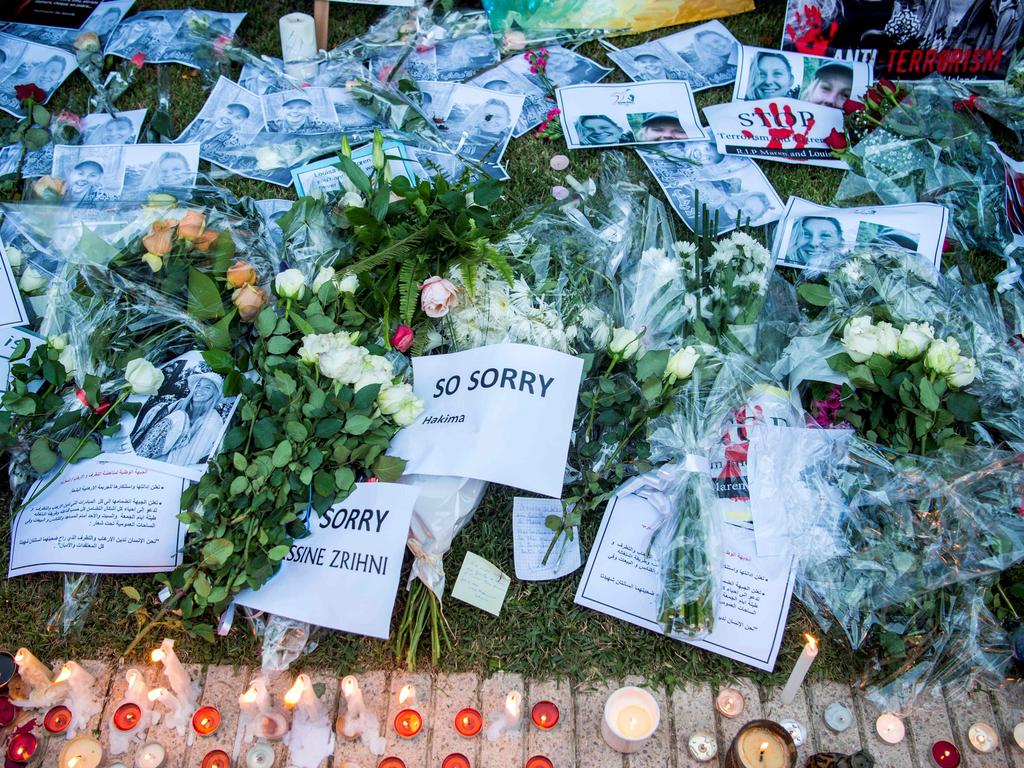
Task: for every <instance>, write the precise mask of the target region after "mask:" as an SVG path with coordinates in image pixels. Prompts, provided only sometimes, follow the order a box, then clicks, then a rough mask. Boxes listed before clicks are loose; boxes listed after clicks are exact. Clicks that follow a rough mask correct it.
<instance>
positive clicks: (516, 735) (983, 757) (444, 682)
mask: <svg viewBox="0 0 1024 768" xmlns="http://www.w3.org/2000/svg"><path fill="white" fill-rule="evenodd" d="M83 666H84V667H85V668H86V669H88V670H89V672H90V673H91V674H93V675H94V676H95V677H96V679H97V684H98V686H100V687H101V688H102V689H103V690H104V691H105V692H106V704H105V706H104V710H103V713H102V715H101V716H99V717H97V718H95V719H94V720H93V721H92V723H90V725H91V727H92V729H93V733H94V734H95V735H96V736H97V737H98V738H99V739H100V741H101V743H102V744H103V745H104V749H107V748H108V744H109V740H108V732H109V728H110V717H111V715H112V713H113V711H114V709H115V708H116V707H117V706H118V704H119V703H120V699H121V696H122V695H123V693H124V691H125V688H126V686H127V682H126V677H125V673H126V671H127V670H128V669H129V667H128V666H121V667H117V668H114V667H110V666H107V665H105V664H103V663H100V662H94V661H86V662H83ZM137 668H138V669H140V670H142V671H143V673H144V675H145V678H146V681H147V684H148V685H149V686H150V687H154V686H156V685H162V684H166V681H165V680H161V679H159V678H160V675H159V673H158V669H157V668H156V666H155V665H147V666H141V665H140V666H137ZM188 669H189V671H190V672H191V673H192V674H193V679H194V680H197V681H198V682H199V683H200V686H201V690H202V697H201V700H200V702H201V704H204V705H205V704H213V705H215V706H216V707H218V708H219V709H220V711H221V715H222V722H221V726H220V728H219V729H218V730H217V732H216V733H214V734H213V735H211V736H208V737H197V736H196V735H195V734H193V733H189V734H188V735H187V736H186V737H181V736H179V735H178V734H177V733H175V732H173V731H169V730H167V729H166V728H164V727H163V725H162V724H161V723H158V724H155V725H150V726H149V728H148V729H147V731H146V734H145V739H143V740H139V741H136V742H133V744H132V746H131V747H130V748H129V750H128V751H127V752H125V753H122V754H120V755H109V754H105V756H104V760H105V762H104V763H102V765H104V766H107V765H113V764H115V763H123V764H125V765H127V766H131V765H133V760H134V753H135V751H136V750H137V749H138V747H139V746H141V744H143V743H145V742H149V741H156V742H159V743H160V744H162V745H163V746H164V747H165V748H166V749H167V753H168V756H167V761H166V762H165V763H164V766H165V768H199V766H200V765H201V763H202V759H203V757H204V755H206V754H207V753H208V752H209V751H211V750H214V749H222V750H224V751H226V752H227V753H228V754H232V753H233V751H234V750H235V746H236V738H235V737H236V732H237V729H238V725H239V708H238V697H239V695H241V694H242V693H243V692H244V691H245V690H246V689H247V688H248V686H249V682H250V678H251V676H252V675H253V674H254V672H255V671H254V670H251V669H247V668H242V667H229V666H217V665H211V666H209V667H205V668H204V667H197V666H190V667H188ZM257 671H258V670H257ZM309 674H310V677H311V679H312V680H313V682H314V683H315V684H317V690H319V691H321V692H322V694H321V701H322V702H323V704H324V706H325V708H326V709H327V713H328V717H329V719H330V722H331V723H332V724H333V723H334V722H335V720H336V719H337V717H338V715H339V714H343V713H344V707H345V702H344V697H342V696H341V695H340V693H339V687H340V682H341V676H339V675H335V674H334V673H333V672H330V671H326V670H314V671H311V672H309ZM357 677H358V679H359V682H360V687H361V689H362V691H363V695H364V699H365V703H366V706H367V709H368V710H369V711H370V712H373V713H374V714H375V715H376V716H377V717H378V718H379V720H380V723H381V727H382V729H383V730H384V732H385V736H386V748H385V752H384V755H381V756H375V755H373V754H371V753H370V751H369V750H368V749H367V748H366V747H365V746H364V745H363V744H362V743H361V742H360V741H348V740H345V739H342V738H338V740H337V743H336V746H335V749H334V754H333V755H332V756H330V757H327V758H325V759H324V760H323V761H322V762H321V763H320V765H319V766H318V768H376V766H377V765H378V764H379V763H380V762H381V760H383V759H385V758H387V757H399V758H401V759H402V760H403V761H404V763H405V765H406V766H407V768H441V766H442V763H443V761H444V759H445V757H447V756H448V755H450V754H452V753H459V754H462V755H464V756H465V757H466V758H468V760H469V763H470V765H471V766H472V768H523V766H525V765H526V762H527V761H528V760H529V758H530V757H532V756H534V755H544V756H546V757H548V758H549V759H550V760H551V761H552V764H553V765H554V766H555V768H574V767H575V766H579V768H698V767H699V766H702V765H704V766H707V767H708V768H718V766H719V764H720V763H721V762H722V758H723V757H724V754H725V751H726V750H727V749H728V745H729V743H730V741H731V740H732V738H733V737H734V736H735V734H736V732H737V731H738V730H739V729H740V728H741V727H742V725H743V723H745V722H746V721H747V720H751V719H754V718H757V717H767V718H771V719H776V720H783V719H789V720H795V721H797V722H798V723H800V724H801V725H803V727H804V730H805V733H806V741H805V743H804V745H803V746H802V747H801V748H800V750H799V752H800V760H801V763H802V761H803V760H804V759H805V758H806V757H807V756H808V755H810V754H812V753H813V752H815V751H836V752H852V751H855V750H857V749H859V748H861V746H864V747H866V748H867V749H868V750H869V751H870V752H871V753H872V754H873V755H874V757H875V765H876V766H878V768H934V766H933V764H932V761H931V757H930V751H931V745H932V743H933V742H935V741H936V740H938V739H946V740H949V741H952V742H953V743H954V744H956V745H957V747H958V748H959V749H960V751H961V753H962V755H963V768H1024V750H1022V749H1020V748H1018V747H1017V746H1016V745H1015V744H1014V742H1013V737H1012V731H1013V727H1014V725H1015V724H1017V723H1019V722H1021V721H1022V720H1024V687H1022V686H1021V684H1019V683H1018V684H1012V683H1007V684H1006V685H1004V686H1003V687H1002V688H1000V689H997V690H992V691H990V690H976V691H974V692H972V693H971V694H970V695H969V696H967V697H960V698H958V699H956V700H944V699H942V698H939V697H936V698H934V699H926V700H924V701H922V703H921V706H919V707H918V708H917V709H915V711H914V712H913V714H912V715H911V716H910V717H909V718H907V720H906V721H905V725H906V731H907V736H906V738H905V739H904V741H902V742H901V743H899V744H896V745H890V744H886V743H884V742H883V741H882V740H881V739H880V738H879V737H878V734H877V733H876V731H875V718H876V717H877V716H878V710H877V709H876V708H875V706H874V705H873V704H871V703H870V702H868V701H867V700H865V699H864V698H862V697H861V696H860V695H858V693H857V692H856V691H854V690H852V689H851V688H850V687H848V686H845V685H841V684H838V683H834V682H823V683H814V684H809V685H805V686H804V688H803V689H802V690H801V691H800V693H799V694H798V696H797V697H796V699H795V700H794V701H793V702H792V703H790V704H787V705H784V704H782V702H781V701H780V700H779V699H778V696H779V691H778V690H771V691H769V690H765V689H762V688H760V687H759V686H757V685H756V684H755V683H753V682H752V681H750V680H740V681H739V682H738V683H737V684H736V686H735V687H737V688H738V689H739V690H740V691H741V692H742V693H743V695H744V697H745V699H746V706H745V709H744V712H743V713H742V715H740V716H739V717H737V718H733V719H728V718H724V717H722V716H720V715H719V714H718V713H717V712H716V711H715V709H714V696H715V694H716V693H717V691H715V690H713V689H712V688H711V687H710V686H707V685H689V686H686V687H681V688H677V689H676V690H674V691H673V692H672V693H671V694H669V693H668V692H667V691H666V690H664V689H654V690H653V693H654V696H655V698H656V700H657V701H658V703H659V705H660V707H661V725H660V726H659V728H658V730H657V732H656V733H655V735H654V737H652V739H651V740H650V742H649V743H648V744H647V745H646V746H645V748H644V749H643V750H642V751H640V752H638V753H635V754H631V755H621V754H618V753H616V752H613V751H612V750H611V749H609V748H608V747H607V746H606V745H605V743H604V741H603V740H602V738H601V733H600V718H601V716H602V713H603V708H604V702H605V699H606V698H607V696H608V694H609V693H610V692H611V691H612V690H614V689H615V688H617V687H618V686H619V685H620V684H626V685H643V681H642V678H639V677H627V678H626V679H625V680H622V681H617V680H615V681H608V682H605V683H600V684H587V685H577V686H571V685H570V684H568V683H566V682H564V681H562V682H559V681H551V680H526V679H523V678H522V677H520V676H518V675H513V674H506V673H498V674H496V675H493V676H490V677H480V676H478V675H476V674H454V675H431V674H428V673H424V672H417V673H414V674H409V673H405V672H401V671H394V672H383V671H375V672H367V673H364V674H361V675H358V676H357ZM291 682H292V678H291V677H290V676H288V675H282V676H279V677H278V678H277V679H276V680H273V681H272V682H271V684H270V685H269V689H270V691H271V693H272V695H273V697H274V703H275V705H277V706H280V705H281V698H282V696H283V694H284V692H285V691H286V690H287V689H288V687H289V686H290V685H291ZM408 683H411V684H413V685H414V686H415V687H416V704H415V709H417V710H418V711H419V712H420V713H421V715H422V716H423V722H424V727H423V730H422V731H421V733H420V734H419V735H417V736H416V737H415V738H413V739H402V738H399V737H398V736H397V734H396V733H395V730H394V727H393V725H392V723H393V720H394V718H395V715H396V714H397V712H398V710H399V709H400V707H399V705H398V694H399V691H400V690H401V689H402V687H403V686H404V685H406V684H408ZM511 690H517V691H519V692H520V693H521V694H522V697H523V698H522V717H523V719H522V723H521V726H520V728H519V729H518V730H513V731H512V732H510V733H508V734H505V735H503V736H502V737H500V738H499V739H497V740H495V741H490V740H488V738H487V730H488V726H489V725H490V724H491V722H492V721H493V719H494V717H495V716H496V715H498V714H500V712H501V710H502V708H503V706H504V702H505V697H506V695H507V694H508V692H509V691H511ZM538 701H551V702H554V703H555V704H556V705H557V706H558V708H559V711H560V716H559V721H558V724H557V725H556V726H555V727H554V728H552V729H550V730H547V731H542V730H540V729H539V728H536V727H535V726H533V725H532V723H531V721H530V710H531V708H532V706H533V705H534V704H535V703H536V702H538ZM836 701H838V702H842V703H843V704H845V705H847V706H848V707H850V709H851V711H852V712H853V714H854V723H853V725H852V726H851V727H850V728H849V729H848V730H846V731H844V732H842V733H835V732H833V731H832V730H830V729H829V728H828V727H827V726H826V725H825V722H824V719H823V713H824V711H825V708H826V707H827V706H828V705H829V704H830V703H832V702H836ZM464 707H472V708H474V709H476V710H478V711H479V712H480V713H481V714H482V715H483V717H484V726H483V728H482V730H481V731H480V733H479V734H478V735H477V736H474V737H468V738H467V737H464V736H461V735H460V734H459V733H458V732H457V731H456V730H455V727H454V721H455V714H456V713H457V712H458V711H459V710H460V709H462V708H464ZM339 709H340V711H339ZM978 721H984V722H987V723H990V724H991V725H992V726H994V727H995V729H996V730H997V732H998V734H999V737H1000V746H999V747H998V748H997V749H996V750H995V751H994V752H991V753H989V754H980V753H978V752H976V751H974V750H973V749H971V747H970V745H969V744H968V741H967V729H968V728H969V727H970V726H971V724H973V723H975V722H978ZM697 731H705V732H708V733H711V734H713V735H714V736H715V738H716V739H717V741H718V745H719V755H718V758H717V759H715V760H712V761H710V762H707V763H704V764H701V763H699V762H697V761H696V760H694V759H693V758H692V757H691V756H690V754H689V752H688V750H687V742H688V741H689V737H690V736H691V735H692V734H693V733H695V732H697ZM49 738H52V739H54V740H56V743H54V744H53V745H51V746H50V747H49V748H48V749H47V750H46V756H45V757H44V760H43V761H42V762H41V763H40V766H42V768H51V766H56V755H57V753H58V752H59V750H60V746H61V744H60V739H62V737H49ZM249 746H250V745H249V744H246V745H243V746H242V747H241V750H240V754H239V756H238V758H237V760H236V761H235V762H234V763H233V765H234V766H235V768H244V767H245V763H246V761H245V753H246V750H247V749H248V747H249ZM274 751H275V755H276V759H275V762H274V766H276V767H277V768H289V766H291V765H292V763H291V761H290V760H289V755H288V750H287V749H286V748H285V747H284V745H283V744H281V743H280V742H278V743H276V744H275V745H274ZM33 768H34V767H33Z"/></svg>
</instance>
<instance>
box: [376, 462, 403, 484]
mask: <svg viewBox="0 0 1024 768" xmlns="http://www.w3.org/2000/svg"><path fill="white" fill-rule="evenodd" d="M404 471H405V459H400V458H398V457H397V456H379V457H378V458H377V460H376V461H375V462H373V474H374V477H376V478H377V479H378V480H380V481H381V482H382V483H393V482H395V481H396V480H397V479H398V478H400V477H401V476H402V473H403V472H404Z"/></svg>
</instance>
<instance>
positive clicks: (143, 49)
mask: <svg viewBox="0 0 1024 768" xmlns="http://www.w3.org/2000/svg"><path fill="white" fill-rule="evenodd" d="M196 17H205V19H206V22H207V23H208V24H209V25H210V30H211V32H213V36H214V37H216V36H217V35H224V36H226V37H234V36H235V33H236V32H237V31H238V26H239V25H240V24H241V23H242V20H243V19H244V18H245V14H244V13H220V12H218V11H205V10H195V9H192V8H189V9H188V10H184V11H141V12H139V13H136V14H134V15H133V16H129V17H128V18H127V19H125V20H124V21H122V22H121V23H120V24H119V25H118V26H117V28H116V29H115V30H114V33H113V34H112V35H110V39H109V40H107V45H106V48H105V49H104V51H103V52H104V53H105V54H107V55H111V56H119V57H121V58H122V59H130V58H131V57H132V56H134V55H135V54H136V53H143V54H145V56H146V63H148V64H184V65H185V66H186V67H193V68H194V69H202V68H203V67H204V66H205V64H204V63H203V62H202V61H201V60H200V59H199V58H198V56H197V53H198V51H199V50H200V49H201V48H202V47H203V46H204V45H208V43H207V42H206V39H205V38H201V37H198V36H197V35H194V34H192V31H191V30H190V28H189V21H190V20H191V19H193V18H196ZM211 39H212V38H211Z"/></svg>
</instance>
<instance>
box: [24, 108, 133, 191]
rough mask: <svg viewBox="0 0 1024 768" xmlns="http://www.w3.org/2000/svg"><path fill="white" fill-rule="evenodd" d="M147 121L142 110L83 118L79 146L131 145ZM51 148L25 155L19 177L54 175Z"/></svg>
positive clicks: (95, 114) (92, 115)
mask: <svg viewBox="0 0 1024 768" xmlns="http://www.w3.org/2000/svg"><path fill="white" fill-rule="evenodd" d="M145 118H146V110H145V109H132V110H128V111H127V112H119V113H117V115H116V116H114V115H109V114H107V113H106V112H93V113H92V114H91V115H86V116H85V117H83V118H82V130H81V143H82V144H134V143H135V142H136V141H137V140H138V136H139V131H141V130H142V121H143V120H144V119H145ZM53 147H54V144H52V143H50V144H47V145H46V146H45V147H41V148H40V149H37V150H35V151H34V152H27V153H26V154H25V164H24V165H23V166H22V170H21V172H22V175H23V176H25V177H26V178H35V177H37V176H44V175H46V174H48V173H52V172H53Z"/></svg>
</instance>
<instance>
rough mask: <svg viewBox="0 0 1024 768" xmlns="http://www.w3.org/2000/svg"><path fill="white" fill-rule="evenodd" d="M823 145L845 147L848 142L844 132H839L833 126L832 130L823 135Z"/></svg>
mask: <svg viewBox="0 0 1024 768" xmlns="http://www.w3.org/2000/svg"><path fill="white" fill-rule="evenodd" d="M825 146H826V147H828V148H829V149H846V148H847V147H848V146H850V144H849V142H847V140H846V134H845V133H840V132H839V131H837V130H836V129H835V128H833V129H832V132H831V133H830V134H829V135H828V136H826V137H825Z"/></svg>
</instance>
